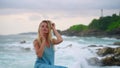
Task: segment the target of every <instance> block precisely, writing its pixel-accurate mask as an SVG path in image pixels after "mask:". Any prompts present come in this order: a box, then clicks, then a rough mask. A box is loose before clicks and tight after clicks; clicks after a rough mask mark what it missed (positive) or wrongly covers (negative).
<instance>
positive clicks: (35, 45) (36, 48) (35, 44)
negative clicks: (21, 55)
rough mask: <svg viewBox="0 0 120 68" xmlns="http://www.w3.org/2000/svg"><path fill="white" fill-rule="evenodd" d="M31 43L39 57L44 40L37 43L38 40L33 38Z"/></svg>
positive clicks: (41, 53) (42, 49)
mask: <svg viewBox="0 0 120 68" xmlns="http://www.w3.org/2000/svg"><path fill="white" fill-rule="evenodd" d="M33 43H34V48H35V51H36V55H37V56H38V57H40V58H41V57H42V55H43V51H44V45H45V40H43V41H42V43H41V45H39V43H38V40H34V42H33Z"/></svg>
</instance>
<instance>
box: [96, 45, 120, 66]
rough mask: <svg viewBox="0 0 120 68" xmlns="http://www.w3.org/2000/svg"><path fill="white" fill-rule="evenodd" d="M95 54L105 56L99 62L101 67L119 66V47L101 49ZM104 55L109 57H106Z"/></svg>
mask: <svg viewBox="0 0 120 68" xmlns="http://www.w3.org/2000/svg"><path fill="white" fill-rule="evenodd" d="M97 54H98V55H100V56H101V55H102V56H105V58H103V59H101V60H100V61H101V63H102V65H103V66H113V65H117V66H120V47H116V48H110V47H107V48H102V49H99V50H98V52H97ZM106 55H109V57H108V56H107V57H106Z"/></svg>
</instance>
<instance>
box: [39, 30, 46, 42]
mask: <svg viewBox="0 0 120 68" xmlns="http://www.w3.org/2000/svg"><path fill="white" fill-rule="evenodd" d="M40 38H41V39H42V40H43V41H45V37H44V35H43V31H42V30H40Z"/></svg>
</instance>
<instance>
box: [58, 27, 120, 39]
mask: <svg viewBox="0 0 120 68" xmlns="http://www.w3.org/2000/svg"><path fill="white" fill-rule="evenodd" d="M58 31H59V32H60V33H61V34H62V35H66V36H83V37H90V36H95V37H114V38H117V39H120V28H117V29H115V30H113V31H110V32H107V31H102V30H94V29H89V30H84V31H73V30H69V29H67V30H64V31H60V30H58Z"/></svg>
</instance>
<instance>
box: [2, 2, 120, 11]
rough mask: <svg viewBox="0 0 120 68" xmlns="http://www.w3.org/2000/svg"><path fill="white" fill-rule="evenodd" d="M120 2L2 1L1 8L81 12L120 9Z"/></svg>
mask: <svg viewBox="0 0 120 68" xmlns="http://www.w3.org/2000/svg"><path fill="white" fill-rule="evenodd" d="M119 3H120V0H10V1H9V0H0V8H1V9H5V8H11V9H33V10H34V9H41V10H53V9H54V10H66V11H67V10H72V11H74V10H79V9H100V8H104V9H119V8H120V4H119Z"/></svg>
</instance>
